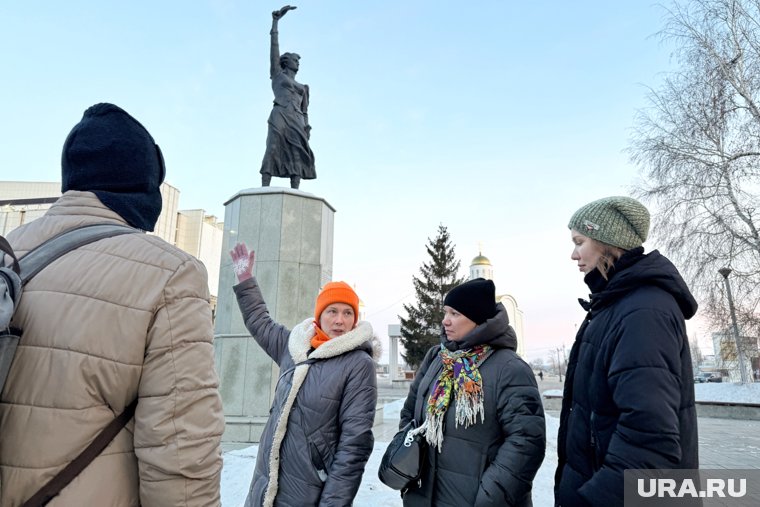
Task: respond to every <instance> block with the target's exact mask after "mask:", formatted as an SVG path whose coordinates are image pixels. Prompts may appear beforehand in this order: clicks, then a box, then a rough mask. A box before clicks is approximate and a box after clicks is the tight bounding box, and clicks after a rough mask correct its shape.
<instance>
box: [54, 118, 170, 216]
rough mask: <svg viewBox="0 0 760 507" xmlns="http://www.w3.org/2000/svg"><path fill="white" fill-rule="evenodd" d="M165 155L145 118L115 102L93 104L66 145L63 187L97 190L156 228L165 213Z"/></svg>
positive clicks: (109, 201)
mask: <svg viewBox="0 0 760 507" xmlns="http://www.w3.org/2000/svg"><path fill="white" fill-rule="evenodd" d="M164 176H165V168H164V159H163V155H162V154H161V150H160V148H159V147H158V145H157V144H156V143H155V142H154V141H153V137H151V135H150V133H148V131H147V129H146V128H145V127H143V126H142V125H141V124H140V122H138V121H137V120H135V119H134V118H133V117H132V116H130V115H129V114H128V113H127V112H126V111H124V110H123V109H121V108H120V107H118V106H115V105H113V104H107V103H102V104H95V105H94V106H92V107H90V108H88V109H87V110H86V111H85V112H84V115H83V116H82V120H81V121H80V122H79V123H77V124H76V125H75V126H74V128H73V129H71V132H70V133H69V135H68V137H67V138H66V142H65V143H64V145H63V153H62V155H61V191H62V192H66V191H67V190H81V191H86V192H93V193H94V194H95V195H96V196H98V199H100V201H101V202H102V203H103V204H105V205H106V206H108V207H109V208H110V209H111V210H113V211H115V212H116V213H118V214H119V216H121V217H122V218H123V219H124V220H126V221H127V222H128V223H129V224H130V225H131V226H133V227H137V228H138V229H142V230H145V231H152V230H153V229H154V227H155V225H156V221H157V220H158V216H159V214H160V213H161V206H162V202H161V191H160V187H161V183H162V182H163V181H164Z"/></svg>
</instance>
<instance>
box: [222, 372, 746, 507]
mask: <svg viewBox="0 0 760 507" xmlns="http://www.w3.org/2000/svg"><path fill="white" fill-rule="evenodd" d="M694 391H695V393H696V396H697V401H726V402H733V403H760V383H758V382H756V383H754V384H732V383H705V384H696V385H695V386H694ZM543 393H544V394H555V395H559V396H561V395H562V391H561V390H559V389H551V390H546V391H544V392H543ZM403 404H404V400H403V399H401V400H396V401H394V402H391V403H388V404H386V405H385V407H384V408H383V417H384V419H385V420H386V421H397V420H398V418H399V413H400V411H401V407H402V406H403ZM558 430H559V419H558V418H556V417H552V416H550V415H547V416H546V456H545V458H544V462H543V465H541V468H540V469H539V471H538V474H537V475H536V478H535V480H534V481H533V504H534V505H536V506H544V505H553V504H554V489H553V488H554V471H555V469H556V468H557V431H558ZM387 445H388V442H375V448H374V450H373V452H372V455H371V456H370V458H369V462H368V463H367V468H366V470H365V472H364V477H363V478H362V483H361V486H360V487H359V492H358V493H357V495H356V500H355V501H354V505H356V506H357V507H365V506H370V507H399V506H401V498H400V496H399V493H398V491H394V490H392V489H390V488H389V487H387V486H385V485H384V484H383V483H381V482H380V480H379V479H378V478H377V469H378V467H379V466H380V459H381V458H382V456H383V453H384V452H385V448H386V446H387ZM257 451H258V446H257V445H253V446H251V447H247V448H245V449H241V450H238V451H231V452H227V453H225V454H224V469H223V470H222V507H242V505H243V504H244V503H245V497H246V495H247V494H248V487H249V486H250V484H251V477H252V476H253V467H254V465H255V463H256V452H257Z"/></svg>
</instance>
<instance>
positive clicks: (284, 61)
mask: <svg viewBox="0 0 760 507" xmlns="http://www.w3.org/2000/svg"><path fill="white" fill-rule="evenodd" d="M293 9H295V7H294V6H291V5H286V6H285V7H283V8H282V9H280V10H278V11H274V12H272V30H271V31H270V32H269V33H270V35H271V48H270V55H269V58H270V62H269V65H270V66H269V78H270V79H271V80H272V91H273V92H274V106H273V107H272V112H271V114H270V115H269V120H268V124H269V132H268V133H267V147H266V152H265V153H264V160H263V161H262V162H261V171H260V172H261V185H262V186H264V187H268V186H269V183H270V182H271V180H272V176H276V177H278V178H290V187H291V188H298V185H299V184H300V182H301V180H302V179H304V180H312V179H314V178H316V177H317V172H316V170H315V168H314V153H312V151H311V148H310V147H309V137H310V132H311V126H310V125H309V115H308V109H309V87H308V86H307V85H304V84H301V83H299V82H298V81H296V80H295V76H296V73H297V72H298V63H299V60H300V58H301V57H300V56H298V55H297V54H296V53H283V54H282V55H280V45H279V40H278V37H277V22H278V21H279V20H280V18H281V17H283V16H284V15H285V14H286V13H287V12H288V11H290V10H293Z"/></svg>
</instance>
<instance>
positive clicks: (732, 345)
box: [712, 332, 760, 382]
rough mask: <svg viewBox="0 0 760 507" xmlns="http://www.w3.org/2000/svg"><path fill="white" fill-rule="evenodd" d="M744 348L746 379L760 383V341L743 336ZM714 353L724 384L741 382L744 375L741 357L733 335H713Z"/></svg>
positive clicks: (716, 366) (722, 333) (720, 333)
mask: <svg viewBox="0 0 760 507" xmlns="http://www.w3.org/2000/svg"><path fill="white" fill-rule="evenodd" d="M740 339H741V342H742V348H743V349H744V369H745V373H746V375H747V376H746V378H747V380H749V381H750V382H751V381H752V380H753V379H754V380H755V381H756V382H757V381H760V374H756V373H755V372H756V370H760V339H759V338H757V337H750V336H742V337H741V338H740ZM712 342H713V351H714V353H715V356H714V359H715V370H716V371H719V372H720V373H721V375H723V377H727V378H725V379H724V382H741V379H742V375H741V369H740V368H739V355H738V354H737V353H736V340H735V339H734V334H733V333H724V332H718V333H713V334H712Z"/></svg>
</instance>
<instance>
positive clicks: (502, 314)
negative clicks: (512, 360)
mask: <svg viewBox="0 0 760 507" xmlns="http://www.w3.org/2000/svg"><path fill="white" fill-rule="evenodd" d="M441 343H442V344H443V345H444V346H445V347H446V348H447V349H449V350H451V351H454V350H462V349H471V348H472V347H476V346H478V345H490V346H492V347H494V348H498V349H510V350H517V334H515V330H514V329H513V328H512V326H510V325H509V316H508V315H507V309H506V308H504V305H503V304H501V303H497V304H496V315H494V316H493V317H491V318H490V319H488V320H486V321H485V322H484V323H482V324H480V325H478V327H476V328H475V329H473V330H472V331H470V333H469V334H468V335H467V336H465V337H464V338H462V339H461V340H459V341H452V340H449V339H448V338H447V337H446V331H444V330H443V328H441Z"/></svg>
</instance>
